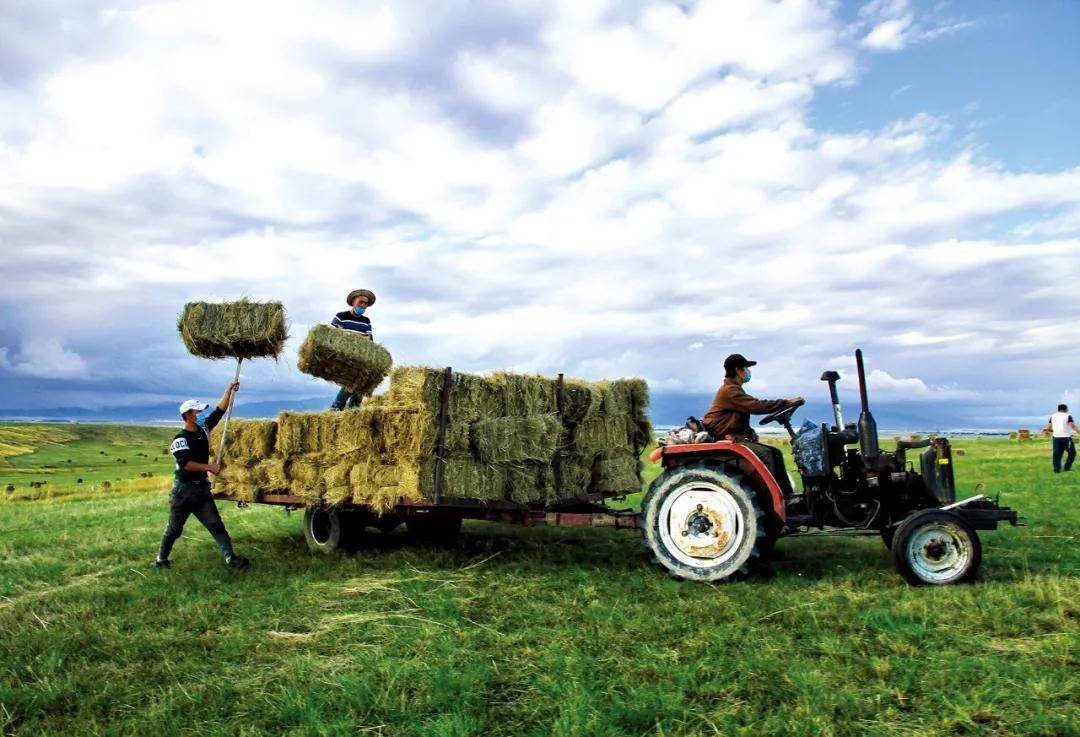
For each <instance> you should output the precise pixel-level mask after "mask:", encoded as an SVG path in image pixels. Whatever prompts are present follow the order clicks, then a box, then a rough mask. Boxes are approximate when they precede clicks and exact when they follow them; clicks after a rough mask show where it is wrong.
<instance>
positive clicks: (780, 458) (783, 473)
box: [741, 440, 795, 496]
mask: <svg viewBox="0 0 1080 737" xmlns="http://www.w3.org/2000/svg"><path fill="white" fill-rule="evenodd" d="M741 444H742V445H745V446H746V447H747V448H749V449H750V450H752V451H754V455H756V456H757V457H758V458H760V459H761V461H762V462H763V463H764V464H765V465H766V466H767V467H768V469H769V470H770V471H772V475H773V478H775V479H776V483H777V484H778V485H779V486H780V491H782V492H783V494H784V496H791V495H792V494H794V493H795V492H794V489H792V488H791V480H790V479H789V478H788V475H787V469H786V468H784V454H783V453H781V452H780V449H779V448H774V447H772V446H771V445H765V444H764V443H751V442H749V441H746V440H743V441H741Z"/></svg>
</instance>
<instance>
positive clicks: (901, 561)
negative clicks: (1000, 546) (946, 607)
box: [892, 509, 982, 586]
mask: <svg viewBox="0 0 1080 737" xmlns="http://www.w3.org/2000/svg"><path fill="white" fill-rule="evenodd" d="M892 556H893V562H894V563H895V564H896V569H897V570H898V571H899V572H900V575H902V576H903V577H904V578H905V579H907V581H908V583H910V584H912V585H914V586H922V585H929V586H947V585H949V584H954V583H961V582H964V581H970V580H972V579H974V578H975V574H976V573H977V572H978V570H979V564H980V563H982V544H981V543H980V542H979V535H978V533H976V532H975V530H974V528H972V526H971V525H969V524H968V523H967V520H965V519H964V518H963V517H961V516H960V515H958V514H956V513H955V512H949V511H945V510H941V509H924V510H922V511H920V512H916V513H915V514H913V515H911V516H910V517H908V518H907V519H906V520H904V521H903V522H901V523H900V526H899V527H897V528H896V532H895V533H894V534H893V541H892Z"/></svg>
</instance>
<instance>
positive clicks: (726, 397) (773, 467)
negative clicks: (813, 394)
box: [704, 353, 806, 494]
mask: <svg viewBox="0 0 1080 737" xmlns="http://www.w3.org/2000/svg"><path fill="white" fill-rule="evenodd" d="M755 365H757V361H748V360H746V358H745V357H744V356H743V355H742V354H739V353H732V354H731V355H730V356H728V357H727V358H726V359H724V383H723V385H722V386H721V387H720V389H718V390H717V392H716V397H715V398H714V399H713V403H712V406H711V407H709V411H708V412H706V413H705V418H704V424H705V427H706V428H708V430H709V432H710V433H712V435H713V437H715V438H717V439H718V440H729V439H730V440H734V441H736V442H738V443H741V444H743V445H745V446H746V447H748V448H749V449H750V450H752V451H754V454H755V455H757V457H758V458H760V459H761V460H762V461H763V462H764V463H765V465H766V466H768V467H769V470H770V471H772V474H773V477H774V478H775V479H776V483H777V484H779V485H780V488H781V490H783V491H784V492H785V494H791V493H792V489H791V482H790V480H789V479H788V475H787V470H786V469H785V468H784V455H783V454H782V453H781V452H780V451H779V449H777V448H773V447H772V446H769V445H765V444H763V443H759V442H757V439H758V436H757V433H756V432H754V430H753V428H751V427H750V415H767V414H772V413H773V412H777V411H779V410H782V409H785V408H786V407H790V406H791V405H793V404H795V405H799V404H804V403H805V401H806V400H804V399H803V398H802V397H792V398H791V399H755V398H754V397H751V396H750V395H749V394H747V393H746V392H745V391H743V384H746V383H747V382H749V381H750V367H751V366H755Z"/></svg>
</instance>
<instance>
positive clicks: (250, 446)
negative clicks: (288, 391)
mask: <svg viewBox="0 0 1080 737" xmlns="http://www.w3.org/2000/svg"><path fill="white" fill-rule="evenodd" d="M224 427H225V426H224V423H220V424H218V425H217V427H215V428H214V429H213V431H212V432H211V433H210V447H211V448H212V449H213V450H214V452H217V448H218V446H219V445H220V444H221V433H222V431H223V430H224ZM277 430H278V424H277V420H239V419H233V420H231V421H230V422H229V433H228V435H226V436H225V454H224V458H226V459H237V458H266V457H269V456H271V455H273V453H274V448H275V444H276V442H277Z"/></svg>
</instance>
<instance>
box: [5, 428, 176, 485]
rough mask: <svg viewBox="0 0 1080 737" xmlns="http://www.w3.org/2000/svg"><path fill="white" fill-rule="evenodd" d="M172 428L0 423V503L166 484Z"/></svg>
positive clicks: (170, 467)
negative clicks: (39, 483) (36, 484)
mask: <svg viewBox="0 0 1080 737" xmlns="http://www.w3.org/2000/svg"><path fill="white" fill-rule="evenodd" d="M178 425H179V423H178ZM176 429H177V428H175V427H172V428H170V427H147V426H135V425H53V424H48V425H45V424H34V425H24V424H15V423H0V502H3V501H25V500H27V499H43V498H50V497H56V496H68V495H78V496H80V497H88V496H93V495H94V494H95V493H99V492H102V491H104V490H105V488H104V486H103V482H106V481H107V482H108V483H109V486H110V487H112V489H111V490H112V491H117V490H146V489H148V488H154V489H156V488H161V487H163V486H167V484H169V483H170V481H171V478H172V473H173V458H172V456H171V455H169V453H168V449H169V443H170V441H171V439H172V436H173V435H174V434H175V433H176ZM143 474H149V476H144V475H143ZM79 479H82V481H79ZM31 482H43V485H42V486H36V487H32V486H31V485H30V484H31Z"/></svg>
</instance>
